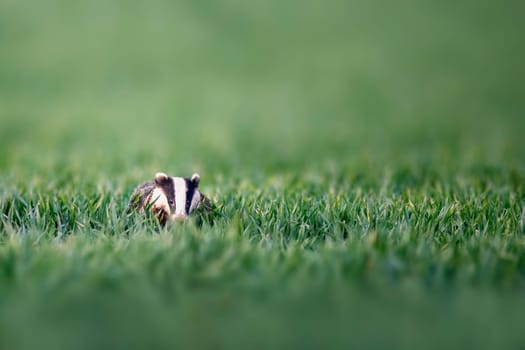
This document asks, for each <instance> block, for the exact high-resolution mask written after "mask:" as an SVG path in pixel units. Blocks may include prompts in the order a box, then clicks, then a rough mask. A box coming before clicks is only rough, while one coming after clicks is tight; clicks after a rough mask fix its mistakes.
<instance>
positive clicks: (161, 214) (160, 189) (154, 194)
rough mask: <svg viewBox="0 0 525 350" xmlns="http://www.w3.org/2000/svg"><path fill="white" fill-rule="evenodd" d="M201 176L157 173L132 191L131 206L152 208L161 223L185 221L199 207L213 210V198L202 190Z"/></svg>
mask: <svg viewBox="0 0 525 350" xmlns="http://www.w3.org/2000/svg"><path fill="white" fill-rule="evenodd" d="M199 182H200V176H199V174H197V173H195V174H193V175H192V176H191V177H190V178H186V177H171V176H168V175H166V174H165V173H157V174H155V178H154V179H153V180H151V181H148V182H145V183H143V184H142V185H139V186H138V187H137V188H136V189H135V190H134V191H133V193H132V194H131V197H130V202H129V207H130V208H132V209H135V210H138V211H139V212H143V211H144V210H146V209H150V210H151V211H152V212H153V213H154V214H156V215H157V216H158V218H159V221H160V223H161V225H163V226H164V225H166V224H167V223H168V222H173V221H184V220H186V219H187V218H188V216H189V215H190V214H191V213H193V212H195V211H196V210H199V209H204V210H206V211H210V210H211V208H212V207H211V203H210V201H209V199H208V198H207V197H206V196H204V195H203V194H202V193H200V191H199V188H198V187H199Z"/></svg>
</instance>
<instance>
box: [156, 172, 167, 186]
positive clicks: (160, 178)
mask: <svg viewBox="0 0 525 350" xmlns="http://www.w3.org/2000/svg"><path fill="white" fill-rule="evenodd" d="M166 181H168V175H166V174H164V173H156V174H155V182H156V183H157V185H162V184H163V183H165V182H166Z"/></svg>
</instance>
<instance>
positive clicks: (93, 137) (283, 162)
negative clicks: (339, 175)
mask: <svg viewBox="0 0 525 350" xmlns="http://www.w3.org/2000/svg"><path fill="white" fill-rule="evenodd" d="M0 6H1V8H0V10H1V24H0V25H1V27H0V35H1V41H0V42H1V51H2V54H1V55H0V60H1V61H0V78H1V79H0V89H1V90H0V92H1V93H0V99H1V100H0V105H1V106H2V107H1V109H0V118H1V121H2V128H1V133H2V134H1V135H0V136H1V137H0V140H1V141H0V142H1V146H2V150H3V152H2V155H1V163H0V165H1V167H2V170H3V171H4V172H6V171H9V170H10V169H13V167H18V166H20V165H21V164H27V163H30V164H34V165H36V166H37V168H34V167H31V169H39V167H40V166H46V165H49V164H50V163H57V162H62V163H63V164H65V165H66V166H71V165H72V164H77V163H78V168H84V169H86V170H87V169H92V168H93V167H95V166H96V167H97V168H96V171H97V172H99V171H101V170H102V171H104V170H105V169H108V168H111V167H112V166H113V165H114V164H115V162H118V164H121V165H122V166H121V167H119V168H117V169H116V171H117V173H118V172H120V171H123V172H125V171H127V169H128V168H127V167H128V166H129V165H130V164H132V165H134V166H137V167H140V168H141V169H142V167H143V166H144V165H146V166H149V167H150V168H151V169H152V170H153V171H156V170H157V168H158V167H160V166H166V164H168V163H169V164H170V166H169V167H168V169H166V171H170V172H176V173H180V172H188V171H191V170H192V169H193V168H194V167H195V166H197V167H200V168H202V170H206V175H208V176H209V173H214V172H217V171H223V172H228V171H229V170H230V169H234V168H235V167H236V166H238V167H239V168H246V167H250V168H252V167H270V168H272V169H273V168H277V169H278V168H283V167H284V168H286V167H291V168H292V169H295V168H294V167H297V166H304V165H313V166H317V165H321V164H324V163H323V162H325V161H327V160H329V161H334V162H345V163H348V162H352V161H356V160H357V161H361V160H365V161H371V162H379V165H380V166H381V165H382V164H383V163H385V162H386V163H388V162H389V161H392V162H394V164H397V163H398V162H399V161H400V160H407V161H410V160H412V159H414V158H421V157H423V158H425V159H427V160H428V162H443V163H444V164H445V166H446V164H450V165H451V166H460V165H464V164H466V165H470V164H472V163H483V164H500V163H502V162H505V164H510V163H514V164H515V163H516V162H518V163H519V162H521V161H522V160H523V158H524V157H523V149H524V148H525V147H524V143H523V140H522V139H523V138H522V137H521V135H522V134H523V132H524V122H523V110H524V106H523V105H524V102H523V100H524V99H523V97H524V94H523V90H524V89H523V86H522V82H523V78H524V65H523V64H522V62H523V61H524V58H525V57H524V56H525V49H524V46H523V43H522V29H523V26H522V23H521V22H522V21H521V14H522V10H523V5H522V4H521V2H518V1H514V2H513V1H508V2H504V3H491V4H479V3H478V2H474V1H472V2H469V1H460V2H452V1H445V2H439V3H437V2H434V1H399V2H395V3H393V2H386V1H371V2H364V1H327V2H322V3H321V2H312V1H302V2H296V1H248V2H245V1H221V2H215V1H199V2H184V1H182V2H179V1H177V2H172V1H150V2H145V1H120V2H119V1H90V2H79V1H34V2H30V1H10V0H4V1H2V4H1V5H0ZM36 154H37V155H38V156H35V155H36ZM22 168H23V166H22ZM27 168H29V167H27ZM108 173H109V174H113V170H111V171H108ZM206 175H205V176H206Z"/></svg>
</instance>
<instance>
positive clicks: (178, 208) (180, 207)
mask: <svg viewBox="0 0 525 350" xmlns="http://www.w3.org/2000/svg"><path fill="white" fill-rule="evenodd" d="M173 185H174V187H175V213H174V217H173V219H175V220H184V219H185V218H186V215H187V214H188V213H186V192H187V190H188V189H187V188H186V180H185V179H184V178H183V177H174V178H173Z"/></svg>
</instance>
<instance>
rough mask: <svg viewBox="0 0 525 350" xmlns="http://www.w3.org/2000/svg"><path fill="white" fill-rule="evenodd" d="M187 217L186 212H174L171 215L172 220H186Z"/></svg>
mask: <svg viewBox="0 0 525 350" xmlns="http://www.w3.org/2000/svg"><path fill="white" fill-rule="evenodd" d="M187 218H188V216H187V215H186V214H173V215H172V216H171V220H172V221H179V222H181V221H184V220H186V219H187Z"/></svg>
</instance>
